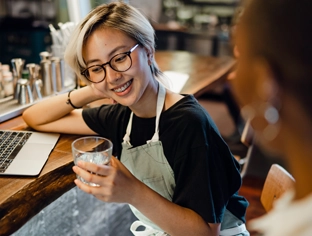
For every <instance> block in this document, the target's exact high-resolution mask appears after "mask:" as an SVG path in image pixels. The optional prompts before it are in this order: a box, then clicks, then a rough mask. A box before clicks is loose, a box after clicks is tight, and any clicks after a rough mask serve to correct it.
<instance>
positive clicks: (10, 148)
mask: <svg viewBox="0 0 312 236" xmlns="http://www.w3.org/2000/svg"><path fill="white" fill-rule="evenodd" d="M31 134H32V133H30V132H16V131H12V130H8V131H3V130H0V173H3V172H4V171H5V170H6V169H7V168H8V167H9V165H10V164H11V163H12V161H13V160H14V158H15V157H16V155H17V153H18V152H19V151H20V150H21V148H22V147H23V146H24V144H25V143H26V141H27V140H28V139H29V137H30V136H31Z"/></svg>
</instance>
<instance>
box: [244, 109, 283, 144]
mask: <svg viewBox="0 0 312 236" xmlns="http://www.w3.org/2000/svg"><path fill="white" fill-rule="evenodd" d="M254 107H257V109H255V108H254ZM241 114H242V117H243V118H244V119H245V120H248V119H250V120H251V123H253V121H254V120H255V119H256V118H259V117H260V118H264V120H265V121H266V123H267V125H266V126H265V127H264V128H263V130H262V133H261V134H262V136H263V138H264V139H265V140H267V141H272V140H274V139H275V138H276V136H277V135H278V133H279V130H280V124H279V111H278V109H277V108H276V107H274V106H272V105H271V104H270V103H262V104H258V105H257V106H253V107H252V106H251V105H246V106H244V107H243V108H242V109H241Z"/></svg>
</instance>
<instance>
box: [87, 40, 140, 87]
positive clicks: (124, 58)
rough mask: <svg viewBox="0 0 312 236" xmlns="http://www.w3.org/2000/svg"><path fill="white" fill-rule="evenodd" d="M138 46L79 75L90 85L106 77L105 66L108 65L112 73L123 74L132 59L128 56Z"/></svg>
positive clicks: (130, 64)
mask: <svg viewBox="0 0 312 236" xmlns="http://www.w3.org/2000/svg"><path fill="white" fill-rule="evenodd" d="M138 46H139V44H136V45H135V46H134V47H132V48H131V49H130V50H129V51H128V52H123V53H119V54H117V55H115V56H113V57H112V58H111V59H110V60H109V61H108V62H106V63H104V64H102V65H94V66H90V67H88V68H86V69H84V70H83V71H82V72H81V75H83V76H84V77H86V79H87V80H89V81H90V82H92V83H100V82H102V81H103V80H104V79H105V77H106V70H105V66H106V65H109V66H110V68H112V69H113V70H114V71H117V72H125V71H127V70H129V69H130V67H131V66H132V58H131V56H130V54H131V53H132V52H133V51H134V50H135V49H136V48H137V47H138Z"/></svg>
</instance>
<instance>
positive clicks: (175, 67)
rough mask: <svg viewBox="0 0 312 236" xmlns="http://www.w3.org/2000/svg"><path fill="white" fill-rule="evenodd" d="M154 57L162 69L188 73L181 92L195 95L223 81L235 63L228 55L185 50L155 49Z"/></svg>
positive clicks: (197, 95)
mask: <svg viewBox="0 0 312 236" xmlns="http://www.w3.org/2000/svg"><path fill="white" fill-rule="evenodd" d="M155 59H156V62H157V63H158V66H159V68H160V69H161V70H162V71H166V70H172V71H176V72H182V73H186V74H188V75H189V76H190V77H189V79H188V81H187V82H186V83H185V85H184V87H183V88H182V91H181V93H182V94H193V95H194V96H195V97H199V96H200V95H202V94H204V93H205V92H206V91H208V90H210V89H213V88H215V87H216V86H217V85H219V84H220V83H223V82H224V81H225V80H226V79H227V75H228V73H229V72H230V71H231V70H232V69H233V68H234V66H235V64H236V60H235V59H233V58H232V57H229V56H222V57H210V56H203V55H197V54H193V53H189V52H186V51H157V52H156V54H155Z"/></svg>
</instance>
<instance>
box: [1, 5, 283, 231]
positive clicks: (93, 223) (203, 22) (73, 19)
mask: <svg viewBox="0 0 312 236" xmlns="http://www.w3.org/2000/svg"><path fill="white" fill-rule="evenodd" d="M108 2H110V1H109V0H0V130H29V127H27V125H26V124H25V123H24V122H23V119H22V118H21V114H22V113H23V111H24V110H25V109H27V108H28V107H29V106H31V105H33V104H34V103H36V102H38V101H40V100H41V99H44V98H45V97H49V96H57V95H58V94H61V93H67V92H68V91H70V90H72V89H76V88H79V87H83V86H86V85H85V84H84V83H83V82H82V81H79V80H78V79H77V78H76V76H75V74H74V73H73V71H72V70H71V68H70V67H68V66H67V65H66V63H65V62H64V60H63V58H62V57H63V52H64V50H65V48H66V42H68V39H69V37H70V33H71V31H72V29H73V28H74V27H75V24H76V23H78V22H79V21H80V20H81V19H82V18H83V17H84V16H85V15H86V14H87V13H88V12H89V11H90V10H91V9H92V8H94V7H96V6H97V5H99V4H103V3H108ZM124 2H127V3H129V4H131V5H133V6H135V7H137V8H138V9H139V10H140V11H141V12H142V13H143V14H144V15H145V16H146V17H147V18H148V19H149V20H150V22H151V24H152V26H153V27H154V29H155V41H156V53H155V57H156V61H157V63H158V64H159V67H160V68H161V70H162V71H164V72H165V73H167V75H168V77H170V80H171V84H172V87H173V90H175V91H177V92H180V93H183V94H194V96H195V97H196V99H197V100H198V101H199V102H200V104H201V105H203V106H204V107H205V108H206V109H207V111H208V112H209V114H210V115H211V117H212V118H213V120H214V121H215V123H216V125H217V126H218V129H219V130H220V133H221V135H222V137H223V138H224V140H225V141H226V142H227V144H228V146H229V148H230V150H231V151H232V153H233V155H234V156H235V158H236V159H237V160H238V162H239V163H240V165H241V176H242V179H243V184H242V187H241V189H240V194H241V195H242V196H244V197H245V198H246V199H247V200H248V201H249V204H250V206H249V208H248V209H247V215H246V218H247V222H248V221H249V220H251V219H253V218H256V217H258V216H261V215H263V214H264V213H265V212H266V211H267V210H268V209H267V207H266V205H265V204H264V203H263V199H264V198H265V196H263V194H264V184H265V181H266V177H267V175H268V173H269V171H270V170H271V166H272V164H273V163H278V164H279V165H281V166H284V164H283V163H281V161H280V159H278V157H274V156H268V154H267V153H264V152H263V150H261V148H260V147H259V146H258V145H257V143H256V142H255V140H254V139H253V132H252V129H251V127H250V126H249V124H248V122H245V121H244V120H243V119H242V118H241V115H240V105H239V104H238V103H237V101H236V100H235V97H234V96H233V92H232V89H231V79H230V77H229V74H230V73H231V72H232V71H233V70H234V69H235V64H236V60H235V56H234V55H233V45H232V31H233V21H234V20H235V16H236V14H237V12H238V11H239V10H240V8H239V4H240V1H239V0H153V1H152V0H128V1H124ZM49 59H50V60H49ZM46 61H50V62H49V63H47V62H46ZM51 71H52V72H51ZM16 77H19V78H22V79H23V81H24V82H23V83H22V82H21V81H22V80H21V81H20V80H19V81H18V82H17V84H16ZM36 77H38V78H40V79H41V82H40V83H41V85H40V84H39V82H38V81H39V79H37V78H36ZM14 81H15V82H14ZM51 81H52V82H51ZM37 82H38V83H37ZM42 85H43V86H42ZM40 86H41V87H40ZM17 87H18V89H17ZM97 105H98V104H94V106H97ZM76 138H77V136H75V135H63V134H62V136H61V138H60V139H59V141H58V143H57V145H56V146H55V148H54V150H53V151H52V152H51V154H50V156H49V159H48V161H47V162H46V164H45V165H44V167H43V169H42V170H41V172H40V173H39V174H38V175H37V176H32V177H25V176H15V175H7V176H5V175H2V176H0V188H1V191H0V192H1V193H0V235H103V234H100V232H103V230H105V232H106V233H105V235H123V236H124V235H132V234H131V232H130V231H129V224H130V223H131V222H132V221H133V219H134V216H133V215H132V213H131V211H130V210H129V207H128V206H127V205H123V204H105V203H103V202H100V201H94V198H90V197H89V196H86V194H83V193H82V192H81V191H79V190H77V188H76V187H75V186H74V183H73V180H74V179H75V174H74V173H73V171H72V169H71V167H72V165H73V159H72V153H71V147H70V144H71V142H72V141H73V140H75V139H76ZM284 167H285V166H284ZM285 168H286V167H285ZM81 212H83V214H79V213H81ZM90 229H92V232H93V234H89V233H90V232H91V231H90ZM251 235H253V234H252V232H251Z"/></svg>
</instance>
